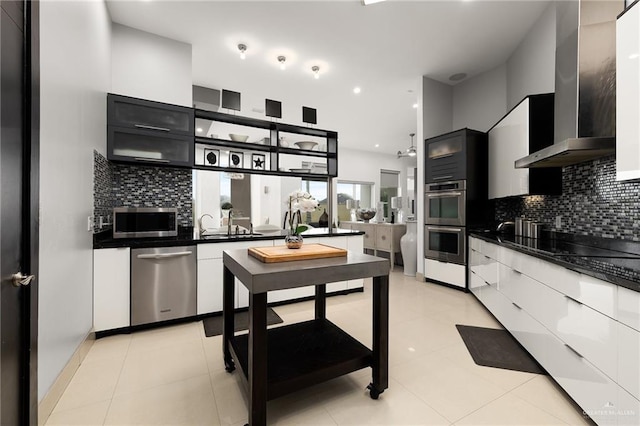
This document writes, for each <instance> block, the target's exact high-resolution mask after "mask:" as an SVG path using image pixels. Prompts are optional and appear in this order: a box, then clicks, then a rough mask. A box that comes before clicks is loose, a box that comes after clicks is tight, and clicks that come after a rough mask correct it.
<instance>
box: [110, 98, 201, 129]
mask: <svg viewBox="0 0 640 426" xmlns="http://www.w3.org/2000/svg"><path fill="white" fill-rule="evenodd" d="M108 119H109V125H110V126H119V127H131V128H134V129H141V130H154V131H159V132H165V133H177V134H183V135H191V136H193V124H194V114H193V108H187V107H181V106H178V105H170V104H164V103H161V102H153V101H147V100H144V99H136V98H130V97H127V96H120V95H114V94H109V95H108Z"/></svg>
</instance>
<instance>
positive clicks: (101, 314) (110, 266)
mask: <svg viewBox="0 0 640 426" xmlns="http://www.w3.org/2000/svg"><path fill="white" fill-rule="evenodd" d="M130 253H131V252H130V249H129V248H128V247H123V248H109V249H99V250H94V251H93V328H94V330H95V331H104V330H112V329H116V328H122V327H128V326H129V325H130V324H131V322H130V321H131V318H130V285H129V282H130V278H129V277H130V271H131V267H130V265H131V259H130Z"/></svg>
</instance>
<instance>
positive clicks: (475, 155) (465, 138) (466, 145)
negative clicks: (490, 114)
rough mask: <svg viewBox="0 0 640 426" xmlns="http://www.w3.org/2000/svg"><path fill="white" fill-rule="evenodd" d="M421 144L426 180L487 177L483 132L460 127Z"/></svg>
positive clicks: (442, 180) (485, 141)
mask: <svg viewBox="0 0 640 426" xmlns="http://www.w3.org/2000/svg"><path fill="white" fill-rule="evenodd" d="M424 143H425V183H438V182H447V181H452V180H469V179H471V180H475V179H476V178H477V177H486V164H487V134H486V133H482V132H479V131H477V130H471V129H460V130H456V131H454V132H449V133H445V134H444V135H440V136H436V137H433V138H429V139H426V140H425V142H424ZM469 183H471V182H468V183H467V184H469Z"/></svg>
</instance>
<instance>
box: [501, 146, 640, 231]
mask: <svg viewBox="0 0 640 426" xmlns="http://www.w3.org/2000/svg"><path fill="white" fill-rule="evenodd" d="M495 208H496V215H495V217H496V220H500V221H501V220H513V219H514V218H515V217H517V216H521V215H524V216H525V217H526V218H527V219H530V220H534V221H536V222H543V223H545V224H548V225H549V228H550V229H556V230H559V231H562V232H569V233H574V234H581V235H593V236H597V237H605V238H619V239H624V240H633V241H640V183H638V182H616V161H615V156H611V157H604V158H600V159H597V160H594V161H591V162H587V163H581V164H575V165H573V166H567V167H564V168H563V171H562V195H555V196H551V195H544V196H543V195H536V196H528V197H513V198H504V199H501V200H496V202H495ZM556 216H561V221H562V225H561V226H560V227H559V228H558V227H556V226H555V222H556Z"/></svg>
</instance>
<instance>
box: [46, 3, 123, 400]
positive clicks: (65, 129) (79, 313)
mask: <svg viewBox="0 0 640 426" xmlns="http://www.w3.org/2000/svg"><path fill="white" fill-rule="evenodd" d="M110 22H111V21H110V18H109V15H108V12H107V9H106V6H105V4H104V3H103V2H75V1H69V2H65V1H57V2H41V3H40V46H41V56H40V61H41V63H40V67H41V68H40V73H41V98H40V116H41V123H40V158H41V162H40V270H39V271H38V275H39V276H38V281H39V294H38V297H39V310H38V315H39V318H38V327H39V332H38V400H42V397H43V396H44V395H45V394H46V393H47V391H48V390H49V388H50V387H51V385H52V384H53V382H54V380H55V379H56V377H57V376H58V374H59V373H60V372H61V371H62V369H63V367H64V366H65V365H66V364H67V362H68V361H69V360H70V358H71V356H72V355H73V353H74V352H75V351H76V349H77V348H78V346H79V344H80V343H81V342H82V341H83V340H84V339H85V338H86V336H87V334H88V333H89V331H90V330H91V328H92V325H93V289H92V249H93V240H92V233H91V232H88V231H87V218H88V217H89V216H91V215H92V209H93V150H94V149H96V150H98V151H99V152H102V153H103V154H104V153H105V146H106V131H105V128H106V117H107V112H106V92H107V91H108V90H109V84H110V70H111V67H110V64H109V61H110V40H111V23H110Z"/></svg>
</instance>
